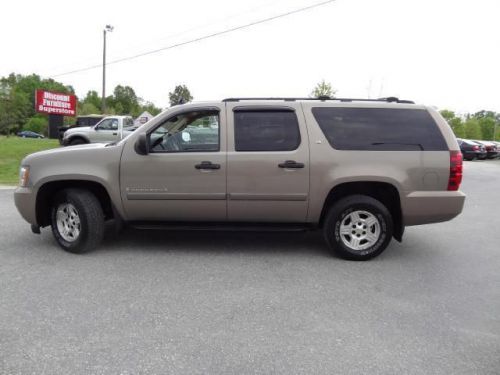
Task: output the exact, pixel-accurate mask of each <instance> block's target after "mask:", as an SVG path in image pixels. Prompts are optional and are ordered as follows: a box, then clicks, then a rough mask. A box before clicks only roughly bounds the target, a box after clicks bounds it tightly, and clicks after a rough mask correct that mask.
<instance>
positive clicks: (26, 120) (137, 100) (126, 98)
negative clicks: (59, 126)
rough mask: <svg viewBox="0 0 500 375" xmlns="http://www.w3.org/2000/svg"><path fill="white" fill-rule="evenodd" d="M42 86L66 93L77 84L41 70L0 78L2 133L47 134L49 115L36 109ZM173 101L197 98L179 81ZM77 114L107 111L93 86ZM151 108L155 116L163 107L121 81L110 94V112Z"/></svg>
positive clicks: (69, 120) (134, 112) (68, 120)
mask: <svg viewBox="0 0 500 375" xmlns="http://www.w3.org/2000/svg"><path fill="white" fill-rule="evenodd" d="M36 89H42V90H48V91H55V92H60V93H64V94H75V90H74V88H73V86H68V85H64V84H62V83H61V82H57V81H55V80H53V79H51V78H41V77H40V76H39V75H37V74H31V75H21V74H14V73H12V74H10V75H8V76H7V77H2V78H0V134H3V135H9V134H13V133H17V132H18V131H20V130H31V131H35V132H37V133H42V134H47V128H48V116H47V115H45V114H40V113H37V112H36V111H35V90H36ZM168 98H169V102H170V105H171V106H172V105H176V104H179V103H182V102H189V101H191V100H192V99H193V97H192V95H191V93H190V92H189V89H188V88H187V87H186V86H185V85H178V86H176V87H175V88H174V90H173V91H171V92H169V93H168ZM77 99H78V100H77V111H76V112H77V115H89V114H103V113H102V111H101V108H102V99H101V96H100V95H99V94H98V93H97V91H94V90H91V91H89V92H87V94H86V95H85V96H84V97H83V98H77ZM144 111H148V112H149V113H151V114H152V115H153V116H155V115H157V114H158V113H160V112H161V111H162V108H160V107H157V106H155V105H154V104H153V103H152V102H150V101H147V100H144V99H143V98H141V97H139V96H138V95H137V94H136V92H135V90H134V89H133V88H132V87H130V86H122V85H118V86H116V87H115V88H114V90H113V93H112V94H111V95H109V96H107V97H106V114H109V115H131V116H132V117H134V118H135V117H138V116H139V115H140V114H141V113H142V112H144ZM75 122H76V119H75V118H74V117H69V116H65V117H64V123H65V124H66V125H70V124H74V123H75Z"/></svg>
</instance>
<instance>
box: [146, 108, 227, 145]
mask: <svg viewBox="0 0 500 375" xmlns="http://www.w3.org/2000/svg"><path fill="white" fill-rule="evenodd" d="M149 144H150V146H149V149H150V151H151V152H207V151H219V112H218V111H216V110H199V111H192V112H186V113H182V114H179V115H176V116H174V117H171V118H169V119H167V120H166V121H165V122H163V123H162V124H161V125H160V126H158V127H157V128H156V129H155V130H154V131H153V132H152V133H151V134H150V135H149Z"/></svg>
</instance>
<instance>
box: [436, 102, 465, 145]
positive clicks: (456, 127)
mask: <svg viewBox="0 0 500 375" xmlns="http://www.w3.org/2000/svg"><path fill="white" fill-rule="evenodd" d="M440 113H441V116H443V117H444V119H445V120H446V121H447V122H448V124H449V125H450V127H451V129H452V130H453V133H455V136H456V137H457V138H465V127H464V122H463V120H462V119H461V118H460V117H458V116H456V115H455V112H453V111H449V110H447V109H443V110H442V111H440Z"/></svg>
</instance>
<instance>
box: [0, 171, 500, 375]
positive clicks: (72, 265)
mask: <svg viewBox="0 0 500 375" xmlns="http://www.w3.org/2000/svg"><path fill="white" fill-rule="evenodd" d="M465 174H466V176H465V179H464V184H463V189H462V190H463V191H464V192H465V193H466V194H467V195H468V198H467V200H466V207H465V211H464V213H463V214H462V215H461V216H460V217H458V218H457V219H455V220H453V221H451V222H448V223H443V224H437V225H429V226H421V227H411V228H407V231H406V233H405V238H404V242H403V244H399V243H397V242H392V244H391V245H390V247H389V248H388V249H387V250H386V251H385V253H383V254H382V255H381V256H380V257H378V258H377V259H374V260H372V261H370V262H364V263H359V262H349V261H343V260H340V259H336V258H334V257H331V256H330V254H329V253H328V251H327V250H326V247H325V245H324V244H323V242H322V237H321V235H320V234H319V233H271V234H270V233H199V232H194V233H190V232H153V231H132V230H128V231H127V232H126V233H123V235H122V236H120V237H119V238H115V237H114V236H113V235H112V234H110V235H108V236H107V237H106V240H105V242H104V245H103V246H102V247H101V248H100V249H99V250H97V251H95V252H93V253H90V254H86V255H80V256H78V255H72V254H68V253H65V252H63V251H62V250H60V249H59V248H57V247H56V245H55V243H54V241H53V240H52V235H51V233H50V231H49V230H48V229H45V230H43V231H42V235H41V236H37V235H34V234H31V232H30V229H29V226H28V225H27V223H25V222H24V221H23V220H22V219H21V217H20V216H19V214H18V213H17V211H16V209H15V207H14V203H13V198H12V190H5V189H2V190H0V302H1V303H0V374H139V373H142V374H146V373H148V374H149V373H150V374H160V373H161V374H170V373H172V374H174V373H175V374H177V373H180V374H270V373H272V374H405V373H408V374H499V373H500V257H499V253H500V215H499V212H500V211H499V209H500V161H486V162H468V163H466V164H465Z"/></svg>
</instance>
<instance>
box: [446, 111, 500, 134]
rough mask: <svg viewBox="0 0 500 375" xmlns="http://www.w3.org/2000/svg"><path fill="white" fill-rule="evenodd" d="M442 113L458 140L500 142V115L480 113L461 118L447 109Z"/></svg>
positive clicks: (491, 112)
mask: <svg viewBox="0 0 500 375" xmlns="http://www.w3.org/2000/svg"><path fill="white" fill-rule="evenodd" d="M440 112H441V115H442V116H443V117H444V118H445V119H446V121H448V124H449V125H450V127H451V128H452V129H453V132H454V133H455V136H456V137H457V138H465V139H476V140H485V141H491V140H493V138H495V139H494V140H495V141H500V113H497V112H493V111H479V112H476V113H467V114H465V115H462V116H460V115H457V114H456V113H455V112H453V111H450V110H446V109H445V110H442V111H440Z"/></svg>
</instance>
